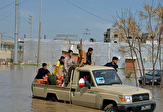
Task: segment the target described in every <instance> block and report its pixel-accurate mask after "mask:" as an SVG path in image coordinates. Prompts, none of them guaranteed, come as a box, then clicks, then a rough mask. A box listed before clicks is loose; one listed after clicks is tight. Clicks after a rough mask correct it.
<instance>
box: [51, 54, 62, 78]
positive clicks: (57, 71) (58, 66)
mask: <svg viewBox="0 0 163 112" xmlns="http://www.w3.org/2000/svg"><path fill="white" fill-rule="evenodd" d="M64 59H65V57H64V56H61V57H60V59H59V60H58V61H57V63H56V65H55V69H54V70H53V74H55V75H56V76H61V71H62V68H63V65H64Z"/></svg>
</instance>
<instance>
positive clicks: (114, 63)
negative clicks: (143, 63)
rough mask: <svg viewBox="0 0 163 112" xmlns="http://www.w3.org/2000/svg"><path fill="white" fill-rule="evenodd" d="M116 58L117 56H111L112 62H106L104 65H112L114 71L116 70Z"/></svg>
mask: <svg viewBox="0 0 163 112" xmlns="http://www.w3.org/2000/svg"><path fill="white" fill-rule="evenodd" d="M117 62H118V58H117V57H113V58H112V62H109V63H106V64H105V65H104V66H108V67H113V68H114V69H115V71H116V72H117V71H118V65H117Z"/></svg>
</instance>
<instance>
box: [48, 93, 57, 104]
mask: <svg viewBox="0 0 163 112" xmlns="http://www.w3.org/2000/svg"><path fill="white" fill-rule="evenodd" d="M46 100H50V101H54V102H57V101H58V99H57V97H56V95H55V94H50V93H49V94H48V95H47V97H46Z"/></svg>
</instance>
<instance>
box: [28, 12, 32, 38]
mask: <svg viewBox="0 0 163 112" xmlns="http://www.w3.org/2000/svg"><path fill="white" fill-rule="evenodd" d="M29 20H30V22H29V24H31V29H30V38H32V16H30V15H29Z"/></svg>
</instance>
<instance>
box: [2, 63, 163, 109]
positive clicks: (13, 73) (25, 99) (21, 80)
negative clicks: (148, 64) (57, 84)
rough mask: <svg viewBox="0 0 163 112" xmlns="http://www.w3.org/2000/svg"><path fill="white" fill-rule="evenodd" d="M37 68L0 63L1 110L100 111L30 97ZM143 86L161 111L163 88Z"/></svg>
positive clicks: (133, 81) (122, 77) (120, 73)
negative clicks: (150, 93)
mask: <svg viewBox="0 0 163 112" xmlns="http://www.w3.org/2000/svg"><path fill="white" fill-rule="evenodd" d="M37 69H38V68H37V67H36V66H28V65H14V66H13V65H10V66H4V65H0V90H1V91H0V101H1V102H0V109H1V111H2V112H22V111H23V112H38V111H39V112H46V111H48V112H83V111H84V112H102V111H101V110H95V109H91V108H86V107H81V106H77V105H73V104H65V103H60V102H51V101H46V100H43V99H36V98H32V93H31V83H32V81H33V79H34V77H35V76H36V73H37ZM48 69H49V70H50V71H51V72H52V71H53V69H54V67H48ZM118 74H119V76H120V78H121V79H122V81H123V82H124V83H125V84H127V85H133V86H135V79H134V78H130V79H127V78H126V77H125V74H124V71H123V70H119V71H118ZM140 87H141V85H140ZM144 88H146V89H149V90H150V91H151V92H152V93H153V98H154V99H155V100H156V104H157V105H156V110H155V112H162V110H163V106H162V104H163V89H160V86H159V85H155V86H154V87H151V86H150V85H146V86H145V87H144Z"/></svg>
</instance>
